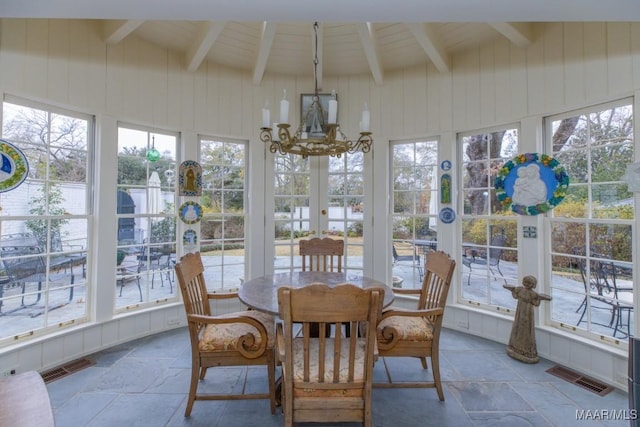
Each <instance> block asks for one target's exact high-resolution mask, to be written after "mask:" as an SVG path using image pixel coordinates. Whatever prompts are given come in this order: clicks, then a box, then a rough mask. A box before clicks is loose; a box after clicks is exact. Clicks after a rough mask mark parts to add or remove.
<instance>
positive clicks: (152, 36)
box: [0, 0, 640, 84]
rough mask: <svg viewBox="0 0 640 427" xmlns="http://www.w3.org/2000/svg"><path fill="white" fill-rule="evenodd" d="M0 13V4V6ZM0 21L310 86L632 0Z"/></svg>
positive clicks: (206, 7) (442, 64)
mask: <svg viewBox="0 0 640 427" xmlns="http://www.w3.org/2000/svg"><path fill="white" fill-rule="evenodd" d="M3 3H5V4H4V5H3ZM0 17H12V18H68V19H69V18H70V19H92V20H94V21H93V22H94V24H95V25H96V30H97V31H99V32H100V34H101V35H102V37H104V40H105V42H106V43H108V44H118V43H122V42H123V41H124V40H125V39H127V38H128V37H140V38H141V39H144V40H147V41H149V42H151V43H154V44H157V45H159V46H163V47H166V48H168V49H171V50H172V51H176V52H179V53H180V54H181V55H182V56H183V58H184V67H185V69H187V70H190V71H194V70H197V69H198V68H200V67H201V66H202V65H203V63H205V62H206V61H210V62H213V63H217V64H220V65H223V66H226V67H230V68H234V69H240V70H244V71H250V72H251V73H252V75H253V81H254V82H255V83H256V84H258V83H260V81H261V80H262V78H263V76H264V75H265V74H275V75H291V76H312V75H313V68H314V67H313V55H314V50H315V36H314V31H313V22H314V21H318V22H319V28H318V39H317V40H318V44H317V46H318V59H319V66H318V78H319V82H320V83H321V82H322V76H323V75H327V76H329V75H330V76H336V75H340V76H344V75H353V74H365V73H367V74H370V75H371V76H372V78H373V79H374V81H375V82H376V83H378V84H382V83H383V81H384V76H385V73H388V72H390V71H393V70H395V69H400V68H404V67H408V66H414V65H419V64H424V63H430V64H433V66H434V67H435V68H436V69H437V70H438V71H439V72H443V73H445V72H447V71H449V70H450V68H451V58H452V55H454V54H456V53H457V52H461V51H464V50H466V49H470V48H475V47H478V46H483V45H486V44H490V43H494V42H496V41H500V40H504V41H505V42H507V43H510V44H512V45H513V46H515V47H518V48H526V47H527V46H528V45H529V44H530V43H532V42H533V41H534V40H535V38H536V35H539V34H540V32H541V31H544V30H545V22H564V21H574V22H575V21H629V20H633V19H640V2H638V1H637V0H616V1H613V2H605V1H601V0H536V1H531V0H493V1H486V0H485V1H478V0H350V1H348V2H345V1H344V0H342V1H339V0H324V1H322V2H309V1H306V0H305V1H300V0H271V1H269V2H266V1H264V0H217V1H216V0H208V1H207V0H173V1H169V0H110V1H108V2H105V1H101V0H93V1H91V0H82V1H80V0H30V1H28V2H27V1H23V2H16V1H12V0H0Z"/></svg>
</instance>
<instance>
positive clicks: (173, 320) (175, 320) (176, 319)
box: [167, 317, 180, 326]
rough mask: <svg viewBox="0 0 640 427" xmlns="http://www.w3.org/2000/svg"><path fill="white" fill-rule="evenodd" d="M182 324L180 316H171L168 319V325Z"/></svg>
mask: <svg viewBox="0 0 640 427" xmlns="http://www.w3.org/2000/svg"><path fill="white" fill-rule="evenodd" d="M179 324H180V318H179V317H170V318H168V319H167V326H176V325H179Z"/></svg>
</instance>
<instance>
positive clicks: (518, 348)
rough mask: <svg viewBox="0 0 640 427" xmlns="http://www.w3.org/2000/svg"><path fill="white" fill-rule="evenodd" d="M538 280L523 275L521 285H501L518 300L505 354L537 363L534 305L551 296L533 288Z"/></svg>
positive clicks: (549, 298) (522, 360)
mask: <svg viewBox="0 0 640 427" xmlns="http://www.w3.org/2000/svg"><path fill="white" fill-rule="evenodd" d="M537 283H538V281H537V279H536V278H535V277H533V276H525V278H524V279H522V286H512V285H503V288H505V289H508V290H510V291H511V295H512V296H513V297H514V298H515V299H517V300H518V305H517V307H516V315H515V318H514V319H513V326H512V327H511V337H510V338H509V345H508V346H507V354H508V355H509V356H511V357H512V358H514V359H517V360H519V361H521V362H525V363H538V361H539V360H540V358H539V357H538V349H537V347H536V333H535V318H534V310H533V308H534V307H537V306H539V305H540V303H541V302H542V301H551V297H550V296H549V295H545V294H539V293H538V292H536V291H535V290H534V289H535V287H536V285H537Z"/></svg>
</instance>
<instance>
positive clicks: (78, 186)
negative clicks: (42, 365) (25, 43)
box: [0, 96, 93, 341]
mask: <svg viewBox="0 0 640 427" xmlns="http://www.w3.org/2000/svg"><path fill="white" fill-rule="evenodd" d="M2 114H3V123H2V135H3V138H4V139H5V140H7V141H8V142H10V143H11V144H13V145H14V146H15V147H17V148H18V149H19V150H20V151H21V152H22V153H24V155H25V157H26V159H27V161H28V165H29V172H28V174H27V177H26V180H25V181H24V182H23V183H22V184H21V185H19V186H18V187H16V188H14V189H12V190H9V191H6V192H3V193H0V205H1V206H2V212H1V216H0V236H1V237H0V259H1V261H2V265H1V266H0V331H1V332H0V341H4V340H7V341H8V340H12V341H13V340H14V339H19V338H22V337H26V336H31V335H35V334H42V333H46V332H47V331H52V330H56V329H57V328H59V327H64V326H68V325H71V324H75V323H78V322H80V321H83V320H86V319H87V300H88V298H89V296H90V294H91V289H88V287H87V281H86V277H87V266H89V265H91V262H90V259H89V256H90V255H89V253H88V252H87V248H88V247H89V246H90V242H89V236H90V235H91V233H90V221H89V219H90V215H91V193H90V191H89V188H91V179H92V168H91V165H92V163H91V160H90V159H91V153H92V150H93V118H92V117H91V116H89V115H86V114H81V113H77V112H72V111H67V110H63V109H60V108H54V107H51V106H47V105H43V104H38V103H34V102H29V101H25V100H22V99H17V98H13V97H10V96H6V97H5V99H4V102H3V107H2ZM4 153H5V154H7V153H8V154H9V155H11V154H12V153H10V152H7V151H4ZM14 154H15V153H14ZM3 156H4V154H3ZM17 159H19V157H14V156H11V159H5V162H6V163H7V164H8V165H12V166H15V165H16V162H17V161H18V162H19V160H17ZM10 169H11V168H10Z"/></svg>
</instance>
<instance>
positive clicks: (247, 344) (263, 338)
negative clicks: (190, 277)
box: [187, 313, 269, 359]
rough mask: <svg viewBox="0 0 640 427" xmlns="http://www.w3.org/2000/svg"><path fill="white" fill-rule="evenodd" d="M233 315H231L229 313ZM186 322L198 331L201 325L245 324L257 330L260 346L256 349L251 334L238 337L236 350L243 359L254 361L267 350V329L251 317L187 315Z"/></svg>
mask: <svg viewBox="0 0 640 427" xmlns="http://www.w3.org/2000/svg"><path fill="white" fill-rule="evenodd" d="M231 314H233V313H231ZM187 321H188V322H189V323H195V324H196V326H197V327H198V329H200V328H202V326H203V325H205V324H207V325H223V324H230V323H245V324H247V325H251V326H253V327H254V328H256V329H257V330H258V333H259V334H260V345H259V346H257V347H256V340H255V336H254V335H253V334H251V333H247V334H245V335H243V336H242V337H239V339H238V343H237V344H236V350H238V352H240V353H241V354H242V355H243V356H244V357H246V358H248V359H255V358H256V357H260V356H262V355H263V354H264V352H265V350H266V349H267V344H268V341H269V335H268V334H267V329H266V327H265V325H264V324H262V322H260V321H259V320H256V319H254V318H253V317H251V316H243V315H241V314H238V315H237V316H232V315H229V316H228V317H219V316H215V317H214V316H204V315H202V314H188V315H187Z"/></svg>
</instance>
